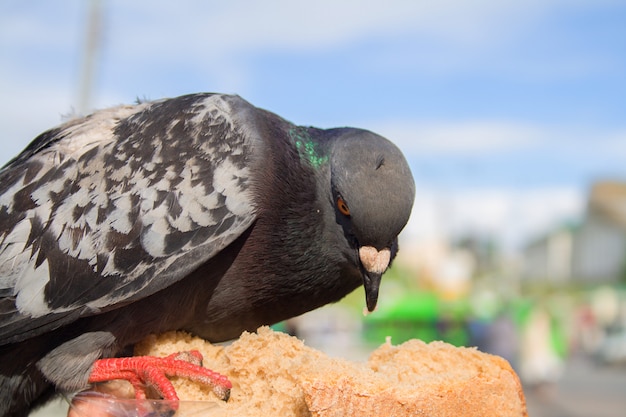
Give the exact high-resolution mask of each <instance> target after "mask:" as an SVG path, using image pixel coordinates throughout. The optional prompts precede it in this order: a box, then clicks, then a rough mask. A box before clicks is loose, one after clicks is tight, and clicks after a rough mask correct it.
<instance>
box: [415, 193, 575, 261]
mask: <svg viewBox="0 0 626 417" xmlns="http://www.w3.org/2000/svg"><path fill="white" fill-rule="evenodd" d="M585 198H586V195H585V192H584V190H581V189H578V188H575V187H549V188H538V189H532V190H518V189H507V188H482V189H481V188H473V189H464V190H457V191H440V190H434V189H429V188H425V187H421V188H418V190H417V195H416V199H415V206H414V210H413V213H412V216H411V219H410V221H409V225H408V226H407V230H406V231H405V236H404V237H403V238H404V239H405V240H409V239H414V240H418V241H424V240H429V239H440V238H442V237H443V238H455V237H462V236H482V237H490V238H493V239H495V240H496V241H498V242H499V243H501V244H502V245H503V247H504V248H507V249H515V248H519V247H521V246H522V245H523V244H525V243H528V241H529V240H530V239H533V238H534V237H536V236H538V235H541V234H543V233H546V232H548V231H550V230H551V229H552V228H554V227H557V226H559V225H561V224H563V222H565V221H571V220H579V219H581V218H582V215H583V213H584V208H585Z"/></svg>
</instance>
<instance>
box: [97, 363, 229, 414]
mask: <svg viewBox="0 0 626 417" xmlns="http://www.w3.org/2000/svg"><path fill="white" fill-rule="evenodd" d="M174 376H177V377H184V378H188V379H191V380H193V381H197V382H199V383H201V384H205V385H208V386H210V387H211V389H212V390H213V392H214V393H215V395H216V396H217V397H218V398H220V399H221V400H224V401H228V398H229V397H230V389H231V388H232V384H231V382H230V381H229V380H228V378H226V377H225V376H224V375H221V374H219V373H217V372H213V371H211V370H210V369H207V368H204V367H203V366H202V355H201V354H200V352H198V351H189V352H180V353H174V354H172V355H169V356H166V357H162V358H158V357H155V356H133V357H128V358H106V359H100V360H97V361H96V362H94V365H93V367H92V369H91V374H90V375H89V383H90V384H93V383H97V382H106V381H111V380H114V379H124V380H126V381H128V382H130V383H131V384H132V386H133V388H134V389H135V398H136V399H138V400H145V399H146V398H148V394H147V389H148V388H150V387H151V388H153V389H154V390H156V392H157V393H158V394H159V395H160V396H161V397H162V398H163V399H164V400H168V401H172V402H174V403H177V402H178V401H179V398H178V395H177V394H176V390H175V389H174V386H173V385H172V383H171V382H170V380H169V379H168V377H174Z"/></svg>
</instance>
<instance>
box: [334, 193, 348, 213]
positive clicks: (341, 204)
mask: <svg viewBox="0 0 626 417" xmlns="http://www.w3.org/2000/svg"><path fill="white" fill-rule="evenodd" d="M337 208H338V209H339V211H340V212H341V214H343V215H344V216H349V215H350V209H349V208H348V205H347V204H346V202H345V201H343V198H341V197H337Z"/></svg>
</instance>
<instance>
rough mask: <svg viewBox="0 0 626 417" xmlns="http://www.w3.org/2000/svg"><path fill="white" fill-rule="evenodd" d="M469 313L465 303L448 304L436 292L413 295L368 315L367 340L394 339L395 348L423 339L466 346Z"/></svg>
mask: <svg viewBox="0 0 626 417" xmlns="http://www.w3.org/2000/svg"><path fill="white" fill-rule="evenodd" d="M468 309H469V305H468V303H467V302H465V301H460V302H452V303H445V302H443V301H442V300H440V298H439V297H438V296H437V294H435V293H433V292H411V293H409V294H406V295H405V296H403V297H401V298H399V299H397V300H396V301H394V302H393V303H391V304H388V305H386V306H381V307H380V309H379V310H377V311H376V312H374V313H373V314H370V315H368V316H367V317H366V318H365V321H364V332H363V337H364V339H365V341H366V342H368V343H372V344H380V343H382V342H384V341H385V339H386V338H387V337H388V336H390V337H391V341H392V343H393V344H400V343H403V342H406V341H407V340H409V339H420V340H423V341H425V342H432V341H434V340H443V341H445V342H448V343H451V344H454V345H456V346H463V345H465V344H466V343H467V342H468V340H469V336H468V332H467V328H466V325H465V317H466V314H467V311H468Z"/></svg>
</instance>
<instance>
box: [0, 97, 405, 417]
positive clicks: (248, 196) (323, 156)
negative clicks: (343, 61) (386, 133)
mask: <svg viewBox="0 0 626 417" xmlns="http://www.w3.org/2000/svg"><path fill="white" fill-rule="evenodd" d="M414 193H415V190H414V183H413V178H412V176H411V173H410V170H409V168H408V165H407V163H406V160H405V159H404V157H403V156H402V154H401V152H400V151H399V150H398V149H397V148H396V147H395V146H394V145H393V144H391V143H390V142H389V141H387V140H386V139H384V138H382V137H380V136H378V135H376V134H374V133H371V132H368V131H365V130H360V129H352V128H340V129H328V130H322V129H316V128H312V127H302V126H296V125H293V124H291V123H289V122H288V121H286V120H284V119H282V118H280V117H279V116H277V115H275V114H273V113H270V112H268V111H265V110H262V109H258V108H256V107H254V106H252V105H251V104H249V103H248V102H246V101H244V100H243V99H241V98H239V97H238V96H226V95H218V94H208V93H207V94H193V95H188V96H182V97H178V98H174V99H165V100H160V101H154V102H147V103H141V104H138V105H135V106H121V107H117V108H113V109H108V110H101V111H98V112H96V113H94V114H92V115H90V116H87V117H85V118H80V119H75V120H71V121H69V122H67V123H65V124H64V125H62V126H60V127H58V128H55V129H51V130H49V131H47V132H45V133H43V134H42V135H40V136H39V137H38V138H36V139H35V140H34V141H33V142H32V143H31V144H30V145H29V146H28V147H27V148H26V149H25V150H24V151H23V152H22V153H21V154H20V155H18V156H17V157H15V158H14V159H13V160H11V161H9V163H8V164H7V165H6V166H5V167H4V168H3V169H2V170H0V415H3V416H13V415H15V416H20V415H26V414H27V413H28V411H29V409H30V408H32V407H34V406H36V405H38V404H40V403H42V402H44V401H45V400H47V399H48V398H49V397H50V396H51V395H53V394H54V393H56V392H71V391H75V390H79V389H83V388H85V387H86V386H87V385H88V383H87V381H88V377H89V374H90V371H91V368H92V366H93V363H94V361H96V360H98V359H100V358H107V357H115V356H119V355H123V354H124V353H128V352H127V351H128V349H129V347H132V345H133V344H134V343H136V342H138V341H139V340H141V339H142V338H143V337H145V336H146V335H148V334H150V333H158V332H163V331H168V330H174V329H182V330H187V331H189V332H192V333H194V334H196V335H198V336H200V337H203V338H206V339H207V340H210V341H214V342H217V341H224V340H228V339H232V338H235V337H238V336H239V335H240V334H241V332H242V331H243V330H249V331H254V330H255V329H256V328H258V327H259V326H260V325H264V324H272V323H276V322H278V321H281V320H284V319H287V318H289V317H293V316H296V315H299V314H302V313H304V312H306V311H309V310H312V309H314V308H317V307H319V306H322V305H324V304H327V303H330V302H335V301H338V300H339V299H341V298H343V297H344V296H345V295H346V294H348V293H349V292H351V291H352V290H354V289H355V288H357V287H358V286H360V285H364V287H365V291H366V300H367V306H368V308H369V309H370V310H372V309H373V308H374V306H375V304H376V299H377V297H378V285H379V283H380V276H381V275H382V273H383V272H384V271H385V270H386V269H387V267H388V265H389V262H390V261H391V260H392V259H393V257H394V256H395V253H396V251H397V235H398V233H399V232H400V231H401V230H402V228H403V227H404V225H405V224H406V222H407V220H408V217H409V214H410V211H411V208H412V204H413V199H414Z"/></svg>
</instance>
